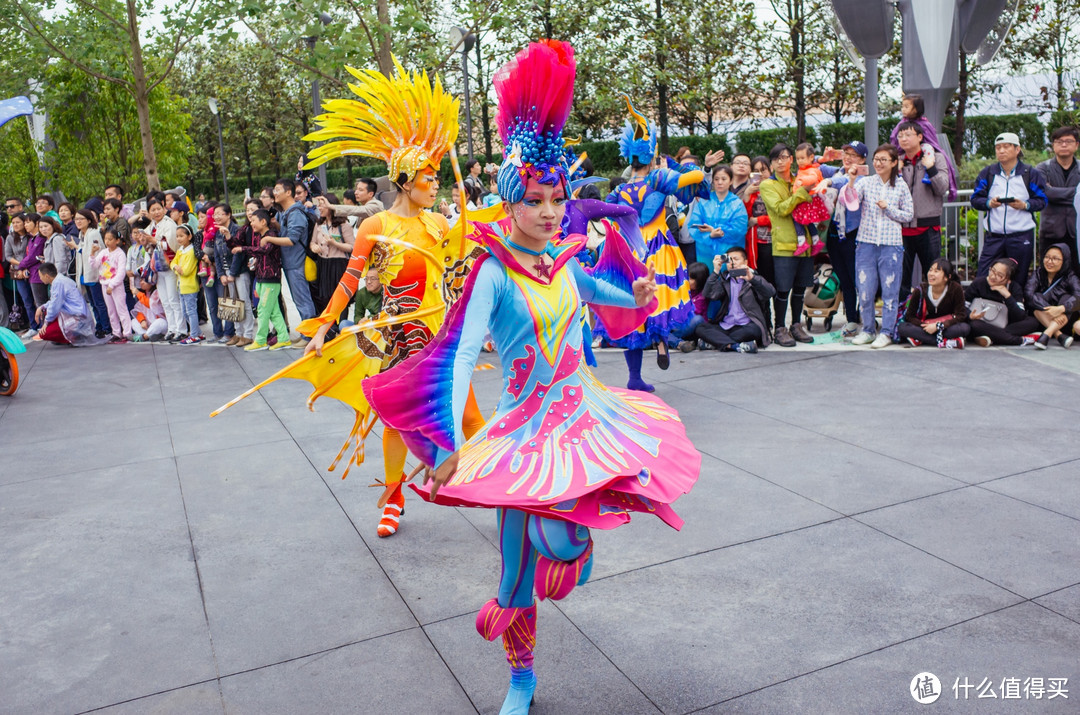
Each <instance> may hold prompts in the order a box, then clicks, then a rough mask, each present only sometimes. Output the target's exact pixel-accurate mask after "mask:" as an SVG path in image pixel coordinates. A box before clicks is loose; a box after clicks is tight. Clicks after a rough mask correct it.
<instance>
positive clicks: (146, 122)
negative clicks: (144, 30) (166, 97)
mask: <svg viewBox="0 0 1080 715" xmlns="http://www.w3.org/2000/svg"><path fill="white" fill-rule="evenodd" d="M127 15H128V27H127V35H128V42H129V43H130V45H131V74H132V75H133V78H134V80H135V113H136V114H137V115H138V116H139V138H140V139H142V150H143V169H144V170H145V171H146V187H147V191H160V190H161V178H160V177H159V176H158V163H157V152H155V151H154V134H153V131H152V130H151V128H150V93H149V92H148V91H147V90H146V68H145V66H144V65H143V55H142V44H141V43H140V41H139V16H138V10H137V9H136V7H135V0H127Z"/></svg>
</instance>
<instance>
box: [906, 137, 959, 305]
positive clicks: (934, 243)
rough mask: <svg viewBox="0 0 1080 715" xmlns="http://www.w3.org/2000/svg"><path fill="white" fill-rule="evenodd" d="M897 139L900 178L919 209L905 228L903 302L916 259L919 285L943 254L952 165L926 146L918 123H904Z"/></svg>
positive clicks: (909, 286)
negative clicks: (944, 208) (943, 216)
mask: <svg viewBox="0 0 1080 715" xmlns="http://www.w3.org/2000/svg"><path fill="white" fill-rule="evenodd" d="M896 140H897V141H898V142H899V143H900V149H901V151H902V154H901V156H900V167H901V168H900V175H901V176H902V177H903V179H904V183H905V184H907V185H908V189H909V190H910V191H911V203H912V207H913V208H914V210H915V213H914V216H912V218H911V221H910V222H908V223H907V224H905V225H904V226H903V228H902V229H901V232H902V233H903V234H904V269H903V273H902V275H901V278H900V301H901V302H903V300H904V299H905V298H907V295H908V293H910V292H911V284H912V277H911V274H912V272H913V271H914V270H915V258H916V257H918V259H919V270H920V271H921V272H922V275H921V277H919V278H918V279H916V280H915V284H916V285H918V284H920V283H922V282H925V281H926V272H927V271H928V270H930V264H931V263H933V262H934V259H935V258H938V257H939V256H940V255H941V207H942V204H943V203H944V201H945V195H946V194H948V193H949V164H948V162H947V161H946V159H945V155H944V154H939V153H937V152H936V151H934V150H933V149H931V148H930V145H929V144H927V145H926V146H925V147H924V146H923V130H922V127H920V126H919V125H918V124H915V123H914V122H901V123H900V125H899V126H897V128H896Z"/></svg>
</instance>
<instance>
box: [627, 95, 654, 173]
mask: <svg viewBox="0 0 1080 715" xmlns="http://www.w3.org/2000/svg"><path fill="white" fill-rule="evenodd" d="M623 99H625V100H626V108H627V110H628V111H629V112H630V118H631V121H628V122H627V123H626V126H625V127H623V133H622V136H621V137H619V154H620V155H622V158H624V159H626V161H627V162H631V163H632V162H633V161H634V160H635V159H636V160H637V161H638V163H640V164H648V163H649V162H650V161H652V160H653V157H655V156H656V127H654V126H653V123H652V122H651V121H649V120H648V119H646V118H645V117H644V116H643V115H642V114H641V113H640V112H638V111H637V110H636V109H634V105H633V103H632V102H631V101H630V97H628V96H627V95H625V94H624V95H623Z"/></svg>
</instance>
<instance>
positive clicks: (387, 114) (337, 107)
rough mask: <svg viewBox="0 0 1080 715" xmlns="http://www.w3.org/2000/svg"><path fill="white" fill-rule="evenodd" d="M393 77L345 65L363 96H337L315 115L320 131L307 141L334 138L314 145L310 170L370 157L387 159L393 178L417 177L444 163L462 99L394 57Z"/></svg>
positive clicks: (354, 87)
mask: <svg viewBox="0 0 1080 715" xmlns="http://www.w3.org/2000/svg"><path fill="white" fill-rule="evenodd" d="M394 68H395V72H394V75H393V76H392V77H386V76H385V75H383V74H381V73H380V72H377V71H375V70H358V69H354V68H352V67H346V68H345V69H347V70H348V71H349V73H350V74H352V75H353V76H354V77H356V79H357V80H358V82H356V83H350V84H349V89H351V90H352V92H353V94H355V95H356V96H357V97H359V98H360V101H357V100H355V99H333V100H330V101H328V102H326V103H324V104H323V108H324V109H325V110H326V113H325V114H320V115H319V116H318V117H316V118H315V122H316V123H317V124H318V125H319V126H320V127H321V128H320V129H318V130H316V131H314V132H312V133H310V134H308V135H307V136H306V137H304V141H324V140H327V139H330V140H336V141H330V142H328V143H327V144H323V145H322V146H318V147H315V148H314V149H312V150H311V152H310V154H309V161H308V164H307V167H306V168H312V167H316V166H318V165H320V164H324V163H326V162H327V161H329V160H330V159H334V158H337V157H340V156H347V155H354V156H355V155H360V156H370V157H373V158H375V159H381V160H383V161H385V162H386V165H387V168H388V169H389V175H390V178H391V179H393V180H397V178H398V176H399V175H400V174H403V173H404V174H406V175H407V176H408V178H409V179H412V178H413V177H414V176H415V175H416V172H417V171H418V170H419V169H420V168H422V167H423V166H425V165H428V164H430V165H431V166H434V167H435V169H436V170H438V167H439V162H441V161H442V158H443V155H444V154H446V151H447V149H449V147H450V145H451V144H453V143H454V141H455V140H456V139H457V134H458V101H457V99H455V98H454V97H452V96H451V95H450V94H449V93H447V92H446V91H444V90H443V86H442V82H440V81H439V78H438V77H437V76H436V77H435V84H434V87H433V86H432V83H431V81H430V80H429V79H428V75H427V72H423V73H420V74H411V73H409V72H406V71H405V68H404V67H402V66H401V63H400V62H398V60H397V58H396V57H395V58H394Z"/></svg>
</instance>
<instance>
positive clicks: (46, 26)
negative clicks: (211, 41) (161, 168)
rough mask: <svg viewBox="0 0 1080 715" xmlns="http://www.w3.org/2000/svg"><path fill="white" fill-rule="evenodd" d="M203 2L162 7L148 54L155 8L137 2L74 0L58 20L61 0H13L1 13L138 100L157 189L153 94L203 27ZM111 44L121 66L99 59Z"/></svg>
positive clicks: (146, 162)
mask: <svg viewBox="0 0 1080 715" xmlns="http://www.w3.org/2000/svg"><path fill="white" fill-rule="evenodd" d="M198 1H199V0H183V2H182V3H181V4H180V5H179V6H177V7H165V8H161V11H162V17H163V18H164V20H163V27H162V28H147V29H146V37H147V38H148V39H149V40H150V42H151V46H150V48H149V49H151V54H150V57H152V58H153V60H152V61H148V59H147V55H146V54H145V53H144V49H146V48H144V46H143V39H142V37H141V35H140V33H141V32H142V30H143V29H142V28H140V26H139V18H140V17H142V16H144V15H145V14H146V13H147V11H148V10H149V9H150V8H149V7H147V6H145V5H144V6H140V4H139V3H137V2H136V0H122V1H121V0H72V2H71V6H70V8H69V10H68V12H66V13H64V14H63V15H62V16H61V17H59V19H57V20H55V21H50V20H47V19H46V18H47V17H52V16H53V15H54V14H58V13H56V9H57V3H56V0H46V1H45V2H44V3H43V2H41V1H40V0H38V1H37V2H32V1H30V0H8V2H7V3H5V5H6V7H7V9H6V10H3V11H0V26H4V27H7V28H9V29H12V30H15V31H18V32H19V33H21V34H22V36H23V37H25V38H26V39H28V40H29V41H31V42H33V43H38V44H40V45H41V46H43V47H44V48H45V49H47V51H48V53H49V54H50V55H51V56H54V57H57V58H59V59H62V60H63V61H64V62H67V63H68V64H70V65H72V66H73V67H75V68H77V69H78V70H79V71H81V72H84V73H85V74H87V75H89V76H90V77H93V78H95V79H97V80H99V81H102V82H108V83H110V84H114V85H116V86H118V87H120V88H121V89H123V91H125V92H127V93H128V94H129V95H130V96H131V98H132V99H133V100H134V102H135V113H136V115H137V116H138V121H139V135H140V141H141V144H142V159H143V170H144V171H145V174H146V183H147V186H149V187H150V188H151V189H159V188H160V187H161V182H160V177H159V176H158V160H157V154H156V151H155V147H154V134H153V127H152V125H151V120H150V103H151V94H152V93H153V92H154V90H155V89H157V88H158V87H159V86H160V85H161V84H162V82H164V81H165V79H166V78H167V77H168V76H169V75H170V73H171V72H172V70H173V68H174V66H175V62H176V56H177V54H178V53H179V51H180V48H181V47H183V45H184V44H185V43H186V42H187V41H188V40H190V39H191V37H192V36H193V35H194V34H195V33H196V32H197V31H198V28H199V24H198V22H197V21H196V19H195V18H194V11H195V7H196V4H197V3H198ZM106 46H107V47H110V48H112V49H114V50H116V51H118V52H119V53H120V55H121V56H122V57H124V58H125V60H126V61H125V62H123V63H119V64H104V65H103V64H101V63H99V62H95V58H96V57H97V56H99V55H98V54H97V51H98V50H100V49H102V48H103V47H106Z"/></svg>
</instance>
